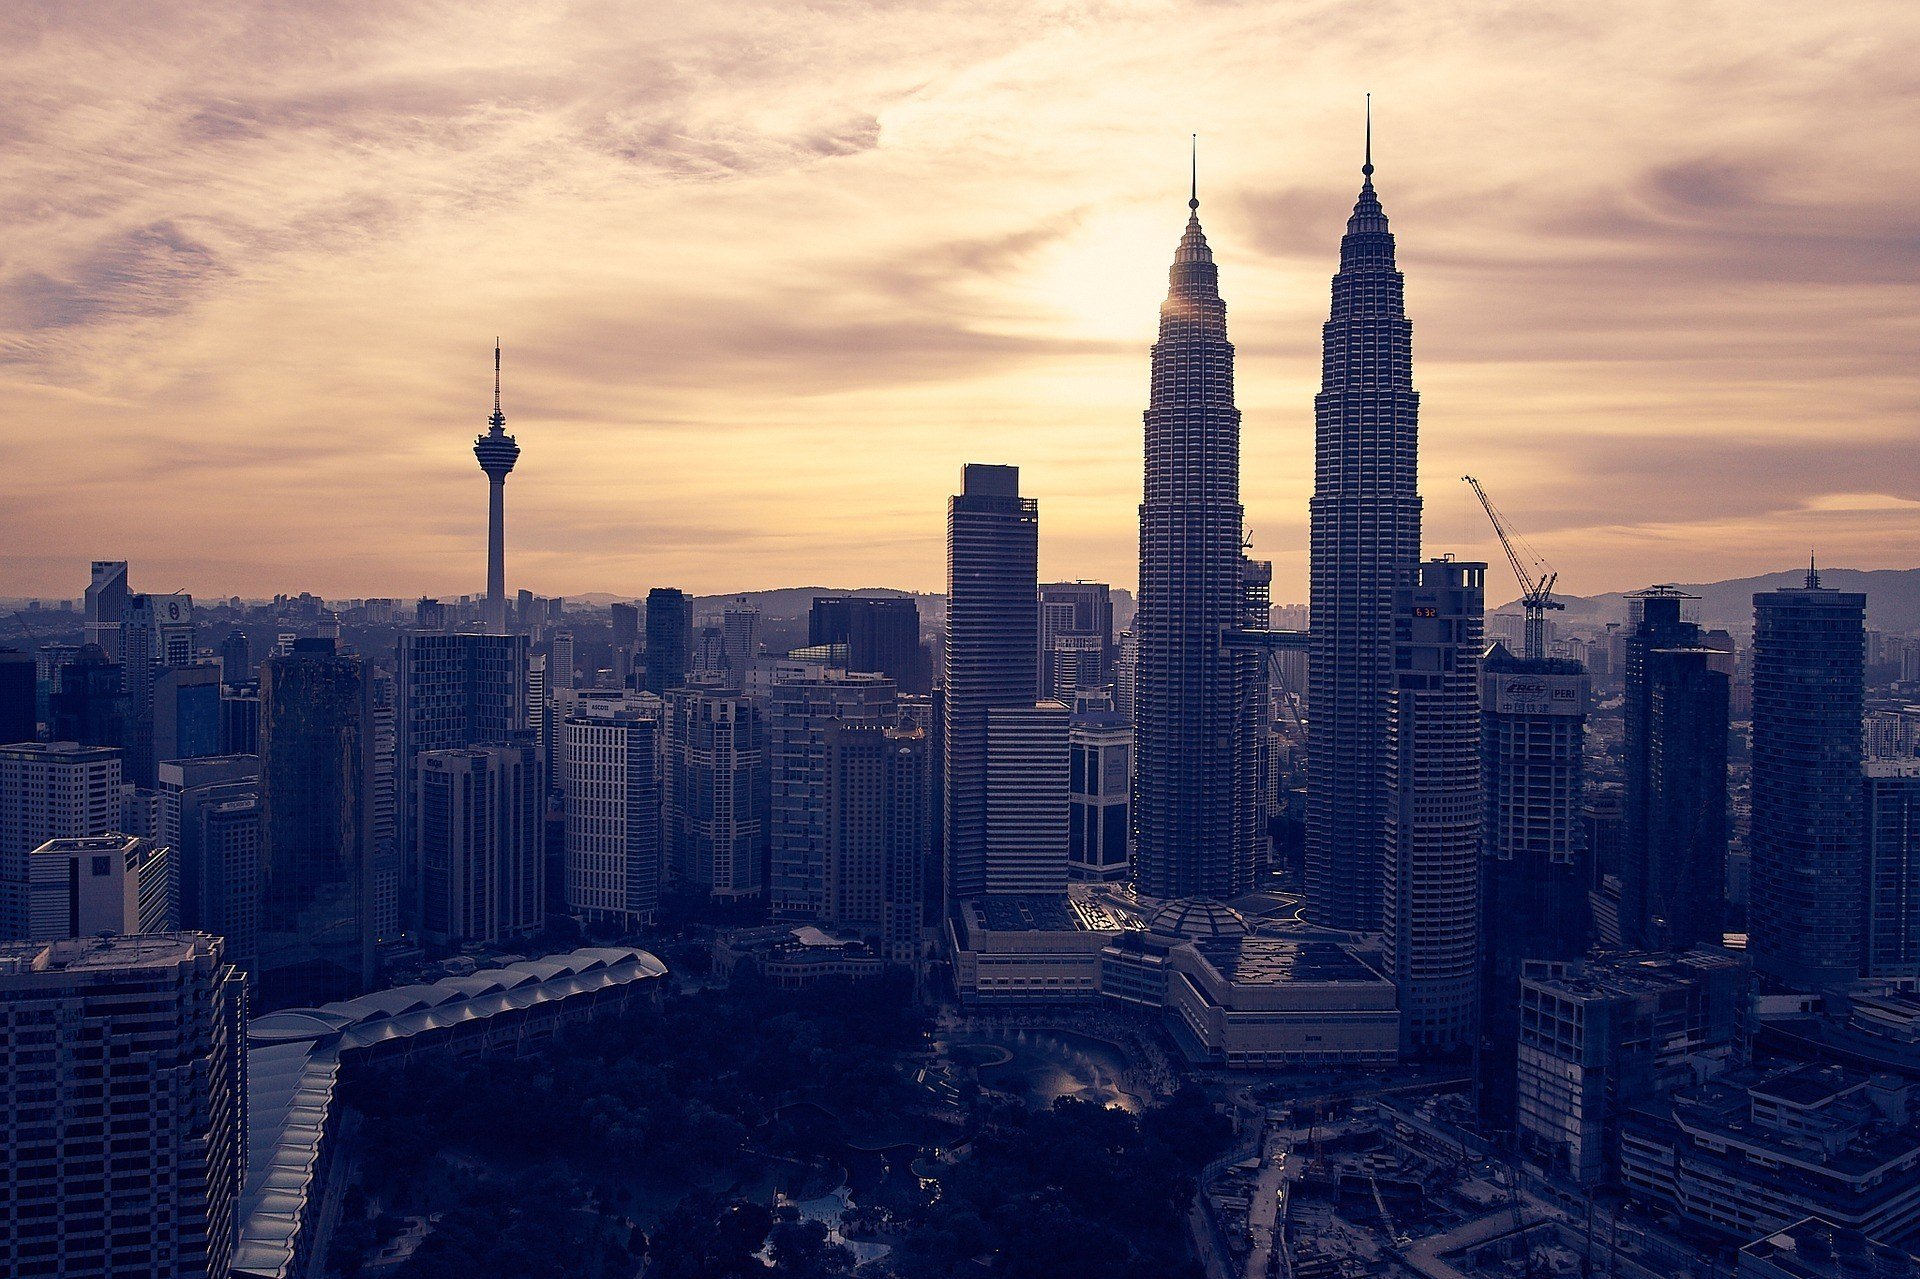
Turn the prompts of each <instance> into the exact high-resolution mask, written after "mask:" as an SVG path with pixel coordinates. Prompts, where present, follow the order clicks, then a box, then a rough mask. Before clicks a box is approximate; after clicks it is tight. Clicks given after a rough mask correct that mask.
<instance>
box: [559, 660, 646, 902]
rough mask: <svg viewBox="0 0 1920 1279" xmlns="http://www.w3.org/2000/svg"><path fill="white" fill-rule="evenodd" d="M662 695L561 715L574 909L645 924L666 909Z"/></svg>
mask: <svg viewBox="0 0 1920 1279" xmlns="http://www.w3.org/2000/svg"><path fill="white" fill-rule="evenodd" d="M660 710H661V708H660V703H659V700H658V699H657V698H652V697H645V696H635V697H632V698H628V697H624V696H620V695H614V696H611V697H605V698H597V699H592V700H584V699H583V701H582V704H581V705H579V706H577V707H575V708H574V709H572V710H569V711H567V712H566V713H565V714H564V715H558V716H557V719H558V724H557V729H558V732H559V734H560V739H561V748H560V760H559V763H558V767H559V769H560V771H561V775H562V777H563V779H564V782H565V789H566V809H565V812H566V835H565V840H566V843H565V852H564V867H565V883H566V909H567V911H568V912H569V913H570V914H572V915H574V916H576V917H578V918H581V919H585V920H588V921H590V922H597V923H610V924H614V925H616V926H619V927H626V928H632V927H638V926H641V925H644V924H647V923H651V922H652V920H653V915H654V912H655V911H656V910H658V909H659V908H660V881H661V878H662V875H663V866H662V861H663V858H662V851H663V850H662V842H663V841H662V833H663V832H662V829H661V827H662V812H661V806H662V803H663V800H664V796H663V794H662V789H663V788H662V785H661V778H660V769H659V734H660Z"/></svg>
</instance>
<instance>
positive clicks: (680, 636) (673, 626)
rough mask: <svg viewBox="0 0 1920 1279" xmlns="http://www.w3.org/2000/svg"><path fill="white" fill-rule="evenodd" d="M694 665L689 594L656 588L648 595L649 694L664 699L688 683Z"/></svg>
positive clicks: (691, 613)
mask: <svg viewBox="0 0 1920 1279" xmlns="http://www.w3.org/2000/svg"><path fill="white" fill-rule="evenodd" d="M692 662H693V600H692V599H691V598H690V597H689V596H688V595H687V593H686V592H685V591H682V590H677V589H675V588H674V587H671V586H656V587H654V588H653V589H652V590H650V591H648V592H647V651H646V685H647V691H648V692H649V693H652V694H653V695H654V696H656V697H663V696H665V695H666V693H667V690H669V689H674V688H679V687H680V686H681V685H682V684H684V683H686V682H687V671H688V670H689V669H691V666H692Z"/></svg>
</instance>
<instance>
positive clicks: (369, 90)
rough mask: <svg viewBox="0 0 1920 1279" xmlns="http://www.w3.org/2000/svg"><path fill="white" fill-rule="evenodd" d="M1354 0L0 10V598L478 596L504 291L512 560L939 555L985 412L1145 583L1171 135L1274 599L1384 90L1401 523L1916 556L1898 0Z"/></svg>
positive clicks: (1628, 565) (554, 584)
mask: <svg viewBox="0 0 1920 1279" xmlns="http://www.w3.org/2000/svg"><path fill="white" fill-rule="evenodd" d="M1356 14H1357V11H1356V10H1355V8H1354V7H1353V6H1352V5H1351V4H1347V3H1340V2H1336V0H1309V2H1307V3H1301V4H1294V5H1288V6H1285V7H1282V8H1277V9H1276V8H1275V7H1273V6H1268V5H1219V4H1188V3H1181V2H1179V0H1169V3H1166V4H1159V5H1151V6H1143V5H1138V4H1133V3H1123V2H1121V0H1111V2H1108V0H1091V2H1090V3H1081V4H1072V5H1061V4H1052V3H1044V2H1037V3H1015V2H1014V0H987V2H986V3H962V2H961V0H925V2H921V3H912V4H903V5H877V4H866V3H856V2H840V0H828V2H827V3H822V4H818V5H810V6H790V5H782V4H776V3H771V2H762V0H746V2H743V0H727V2H726V3H718V4H713V5H707V6H680V7H678V8H674V7H666V8H662V7H661V6H657V5H656V6H639V5H632V4H627V3H621V2H618V0H580V2H577V3H567V4H563V3H558V2H557V0H555V2H553V3H514V4H506V3H493V4H484V5H478V6H452V5H447V4H444V3H438V2H435V0H401V2H400V3H395V4H390V5H379V6H367V5H359V4H348V3H332V2H329V3H314V4H308V5H301V6H297V7H292V8H289V7H287V6H274V5H267V4H264V3H259V2H257V0H218V2H210V3H207V4H204V5H196V6H194V8H193V10H192V11H191V12H189V11H185V10H178V9H168V8H165V7H155V6H150V5H142V4H134V3H103V4H98V5H86V6H73V5H61V4H52V3H40V4H36V3H22V4H16V5H11V6H8V7H7V8H6V10H4V11H0V60H4V65H5V67H6V70H7V72H8V74H7V75H6V76H5V77H0V176H4V177H5V179H6V180H5V181H3V182H0V218H4V219H5V220H6V222H7V224H8V226H9V232H10V233H9V238H8V242H7V243H6V245H5V246H4V248H0V395H3V396H5V399H6V404H7V408H8V410H9V412H8V417H9V420H10V421H14V422H20V423H28V424H30V429H17V430H15V431H12V432H6V433H0V540H3V541H4V542H5V544H7V545H8V546H9V547H10V548H12V552H11V553H12V555H13V557H14V558H12V559H9V560H4V561H0V594H5V593H25V592H29V591H33V592H43V593H72V592H73V591H74V590H76V589H77V587H76V583H77V582H78V580H79V577H80V575H81V574H83V573H84V561H85V560H86V559H88V558H90V557H91V556H92V555H95V554H109V553H123V554H130V555H134V556H135V558H136V559H138V558H139V557H140V556H142V555H145V556H147V557H148V558H149V559H150V561H151V562H152V564H153V565H155V568H154V570H153V571H155V572H159V571H160V567H159V566H162V565H164V566H165V571H166V572H167V574H168V575H169V576H170V577H171V578H178V579H179V580H180V581H181V582H182V583H183V584H185V585H187V586H189V587H191V588H193V589H200V590H205V591H209V592H214V593H229V592H234V591H242V592H248V593H257V592H268V591H273V590H281V589H312V590H320V591H324V592H329V593H332V594H336V595H364V594H368V593H389V594H394V595H407V594H413V593H417V592H426V593H436V594H445V593H450V592H458V591H462V590H470V589H474V588H475V586H476V585H477V579H478V573H477V569H478V567H479V562H478V554H477V552H478V547H479V538H478V528H479V523H478V521H479V516H480V508H479V501H480V494H481V490H480V488H479V487H478V484H477V480H478V477H477V475H476V473H475V468H474V465H473V461H472V457H471V454H470V452H469V449H470V446H471V440H472V436H473V434H474V433H475V431H476V430H477V429H479V427H480V426H481V424H482V422H483V419H484V416H485V412H486V410H487V408H488V407H489V401H488V393H489V390H490V387H489V385H488V383H487V380H486V371H487V366H488V361H489V359H490V349H491V342H492V339H493V337H494V335H495V334H496V333H498V334H500V335H501V336H502V337H503V338H504V339H505V342H506V348H507V353H508V356H507V379H508V380H507V405H508V413H509V418H510V428H511V429H513V430H514V431H515V432H516V433H517V434H518V435H519V437H520V440H521V443H522V446H523V448H524V449H525V450H526V451H525V455H524V457H523V460H522V463H521V467H520V469H519V470H518V471H516V473H515V476H514V479H513V482H512V484H511V486H510V490H509V539H510V551H511V560H512V564H513V565H514V570H513V571H514V573H515V574H516V575H517V581H516V583H515V584H516V585H518V584H524V585H527V586H529V587H531V588H533V589H536V590H541V591H545V592H551V593H573V594H577V593H580V592H583V591H590V590H614V591H622V592H636V591H639V590H641V589H644V587H646V586H647V585H652V584H659V583H673V584H679V585H685V586H689V587H692V588H695V589H699V590H703V591H706V590H725V589H729V588H732V587H744V586H749V585H778V584H781V583H783V582H791V581H799V580H813V579H825V578H831V579H835V580H866V581H876V582H879V581H892V582H895V583H897V584H899V585H902V586H917V587H923V588H924V587H934V586H938V585H939V583H940V578H941V575H942V572H943V569H942V557H941V553H940V546H939V539H940V536H941V531H940V530H941V512H942V509H943V503H944V499H945V496H946V494H947V493H949V492H950V491H951V489H952V486H953V484H954V481H955V479H956V477H957V473H958V467H959V465H960V464H961V463H962V462H964V461H971V460H996V461H1010V462H1016V463H1018V464H1020V465H1021V466H1022V468H1023V477H1024V480H1025V483H1026V487H1027V489H1028V491H1030V492H1033V493H1036V494H1037V495H1039V496H1040V498H1041V500H1042V509H1043V527H1044V528H1045V530H1046V534H1045V540H1044V545H1043V551H1042V557H1043V565H1042V568H1043V572H1045V573H1047V574H1048V575H1050V576H1062V577H1075V576H1104V577H1108V578H1111V579H1112V580H1114V581H1116V582H1119V583H1126V582H1127V581H1129V580H1130V579H1131V576H1132V558H1133V553H1134V547H1135V545H1136V541H1135V530H1134V527H1133V522H1134V518H1135V515H1134V504H1135V503H1136V502H1137V500H1138V499H1137V495H1138V488H1139V482H1140V481H1139V473H1140V457H1139V449H1140V426H1139V421H1140V419H1139V413H1140V410H1141V408H1142V407H1143V403H1144V400H1145V396H1146V392H1147V367H1146V359H1147V347H1148V345H1149V344H1150V342H1151V341H1152V339H1153V332H1154V321H1155V309H1156V307H1157V305H1158V302H1159V300H1160V297H1161V296H1162V295H1163V293H1164V289H1165V279H1166V276H1165V272H1166V265H1167V262H1168V259H1169V257H1170V255H1171V251H1172V247H1173V244H1174V241H1175V240H1176V239H1177V237H1178V233H1179V227H1180V224H1181V222H1182V221H1183V220H1184V216H1185V212H1186V210H1185V208H1184V200H1185V178H1186V174H1185V158H1186V157H1185V148H1186V135H1187V134H1188V133H1189V132H1192V131H1194V130H1196V129H1197V130H1199V131H1200V132H1201V134H1202V142H1201V188H1202V190H1201V194H1202V197H1203V207H1202V215H1203V217H1204V218H1205V219H1206V222H1207V229H1208V234H1209V238H1210V239H1211V241H1212V242H1213V244H1214V246H1215V249H1216V252H1217V253H1218V255H1219V257H1220V260H1221V263H1222V281H1223V288H1224V290H1225V293H1226V296H1227V300H1228V304H1229V308H1230V314H1231V317H1232V320H1231V322H1232V325H1233V335H1234V339H1235V342H1236V344H1237V346H1238V350H1239V360H1238V366H1237V376H1238V383H1239V391H1240V400H1241V404H1242V407H1243V409H1245V411H1246V413H1245V416H1246V425H1245V441H1244V457H1245V475H1244V479H1243V490H1244V497H1245V501H1246V504H1247V508H1248V515H1249V521H1250V523H1251V524H1252V525H1253V527H1254V528H1256V529H1257V530H1258V531H1259V534H1260V546H1261V550H1262V553H1263V554H1268V555H1271V556H1272V557H1273V558H1274V559H1275V561H1276V563H1277V564H1278V565H1279V571H1280V577H1279V581H1278V582H1277V584H1276V590H1277V593H1278V594H1279V595H1281V596H1282V597H1286V596H1288V595H1294V596H1297V595H1299V594H1301V593H1303V591H1304V577H1303V573H1302V567H1303V558H1304V522H1305V521H1304V515H1305V502H1306V498H1307V495H1308V492H1309V490H1310V488H1311V466H1312V436H1311V416H1310V404H1311V397H1312V394H1313V390H1314V384H1315V382H1316V381H1317V377H1318V368H1317V363H1318V339H1319V325H1320V323H1321V322H1322V320H1323V319H1324V318H1325V312H1326V305H1327V293H1326V290H1327V277H1328V275H1329V274H1330V273H1331V272H1332V270H1333V269H1334V265H1335V261H1336V253H1337V242H1338V237H1339V234H1340V231H1341V228H1342V225H1343V223H1344V221H1345V218H1346V216H1347V213H1348V211H1349V209H1350V208H1351V206H1352V201H1353V198H1354V192H1355V189H1356V186H1357V183H1358V174H1357V172H1356V170H1357V167H1358V159H1359V157H1358V154H1357V151H1358V142H1359V139H1358V132H1359V130H1358V119H1357V116H1358V107H1359V102H1358V96H1359V93H1360V92H1361V91H1362V89H1367V88H1370V89H1372V90H1374V92H1375V94H1376V100H1375V104H1376V108H1377V112H1376V134H1375V143H1376V162H1377V163H1378V164H1379V166H1380V172H1379V174H1378V181H1379V183H1380V188H1381V192H1382V195H1383V198H1384V199H1385V201H1386V205H1387V209H1388V212H1389V214H1390V215H1391V216H1392V219H1393V224H1394V228H1395V230H1396V232H1397V234H1398V238H1399V251H1400V261H1401V264H1402V266H1403V268H1404V269H1405V270H1406V272H1407V277H1408V298H1409V306H1410V309H1411V312H1412V315H1413V319H1414V325H1415V336H1414V342H1415V358H1416V379H1417V382H1418V384H1419V386H1420V387H1421V389H1422V392H1423V397H1424V398H1423V415H1424V416H1423V424H1422V427H1423V436H1422V450H1423V463H1424V466H1425V472H1426V495H1427V526H1428V536H1429V542H1430V544H1431V545H1433V546H1434V548H1435V549H1444V548H1454V549H1461V550H1464V551H1472V550H1474V549H1475V548H1476V547H1479V548H1481V551H1482V553H1484V551H1485V550H1486V549H1491V547H1490V543H1489V539H1488V538H1487V535H1486V533H1485V531H1484V529H1483V524H1484V521H1483V519H1482V517H1481V516H1480V513H1479V512H1478V509H1477V508H1476V507H1473V506H1472V505H1470V499H1469V498H1468V496H1467V495H1466V494H1465V493H1464V489H1463V488H1462V486H1460V485H1459V484H1458V482H1457V480H1456V479H1455V477H1456V476H1458V475H1459V474H1460V473H1461V472H1462V471H1467V470H1471V471H1473V472H1474V473H1476V474H1479V475H1481V476H1482V477H1483V478H1484V479H1486V480H1487V482H1488V484H1489V487H1490V489H1491V490H1492V491H1494V492H1495V493H1496V497H1497V499H1498V500H1499V501H1500V502H1501V504H1502V506H1503V507H1504V508H1505V509H1507V510H1508V511H1509V512H1510V513H1512V514H1513V515H1514V516H1515V518H1516V520H1517V521H1519V522H1520V526H1521V527H1522V528H1524V529H1526V530H1527V532H1528V533H1529V536H1530V537H1532V539H1533V540H1534V541H1536V542H1537V543H1539V544H1540V545H1541V546H1542V548H1543V550H1546V551H1547V552H1548V553H1549V556H1550V558H1553V559H1554V560H1555V562H1556V563H1557V564H1560V565H1561V567H1562V568H1563V569H1565V570H1566V571H1567V577H1566V579H1565V580H1568V581H1570V582H1572V583H1573V584H1574V586H1575V587H1576V588H1577V589H1579V590H1581V591H1583V592H1586V591H1593V590H1602V589H1606V588H1609V587H1617V586H1623V585H1632V584H1634V583H1636V582H1638V581H1639V580H1640V579H1641V578H1644V577H1646V576H1648V574H1649V571H1652V572H1653V573H1655V574H1656V575H1659V576H1664V577H1671V578H1675V579H1680V580H1699V579H1702V578H1706V577H1710V576H1714V575H1716V574H1717V573H1720V572H1722V571H1726V572H1745V571H1750V570H1754V569H1760V568H1768V567H1775V566H1777V564H1778V563H1783V562H1787V560H1789V559H1797V557H1798V555H1799V553H1800V549H1801V548H1802V547H1803V546H1804V544H1805V539H1806V537H1807V535H1808V533H1809V530H1810V529H1812V530H1816V531H1819V532H1820V534H1821V544H1822V545H1823V547H1824V546H1826V545H1828V544H1829V542H1830V541H1831V542H1835V543H1839V542H1845V543H1847V544H1846V545H1839V544H1835V545H1833V554H1834V555H1835V556H1836V557H1837V558H1839V559H1846V560H1849V561H1852V562H1856V563H1860V564H1862V565H1872V564H1885V565H1889V566H1893V565H1899V566H1905V565H1909V564H1912V563H1915V562H1920V542H1917V540H1916V534H1915V532H1914V528H1913V520H1912V512H1911V509H1910V504H1911V503H1913V502H1916V501H1920V461H1916V457H1915V455H1916V452H1920V451H1916V450H1914V449H1913V448H1912V447H1911V444H1912V440H1913V439H1914V438H1915V434H1916V426H1920V370H1916V369H1915V367H1914V365H1913V362H1912V358H1911V353H1912V351H1913V350H1914V349H1915V346H1916V344H1920V322H1917V320H1916V308H1915V303H1914V298H1915V297H1916V296H1920V294H1917V293H1916V290H1915V286H1916V285H1920V217H1917V216H1916V215H1915V213H1914V212H1913V210H1912V209H1911V208H1909V207H1908V204H1909V202H1908V201H1907V200H1906V197H1905V193H1906V192H1907V191H1908V190H1910V189H1911V188H1912V187H1913V185H1914V182H1915V179H1916V177H1920V155H1916V154H1915V153H1914V152H1913V149H1912V148H1911V147H1904V146H1900V145H1898V144H1897V143H1898V140H1900V139H1904V138H1909V137H1912V136H1914V134H1915V131H1916V128H1920V92H1916V90H1920V15H1916V14H1915V13H1913V12H1911V11H1910V7H1909V6H1903V5H1899V4H1896V3H1893V0H1869V2H1868V4H1867V7H1866V9H1865V10H1860V9H1859V7H1858V6H1856V7H1855V9H1854V10H1853V11H1849V12H1847V13H1841V12H1839V11H1837V10H1835V11H1828V10H1818V9H1813V10H1808V9H1805V8H1804V7H1803V8H1801V9H1798V10H1790V9H1784V8H1782V9H1765V8H1762V9H1757V10H1756V9H1754V8H1753V7H1752V6H1741V5H1736V4H1734V3H1732V2H1731V0H1708V2H1707V3H1703V4H1701V5H1697V6H1694V7H1691V8H1689V9H1687V10H1686V11H1685V12H1679V11H1675V10H1673V9H1672V8H1671V7H1670V6H1664V5H1658V4H1655V3H1653V2H1652V0H1630V2H1629V3H1626V4H1621V5H1615V6H1610V7H1609V8H1608V9H1607V10H1606V11H1605V12H1604V13H1603V12H1600V11H1590V10H1577V9H1566V8H1561V9H1553V8H1549V9H1546V10H1538V9H1536V10H1534V11H1530V12H1529V15H1528V18H1527V20H1526V21H1525V22H1517V21H1515V20H1514V18H1513V10H1512V9H1511V7H1510V6H1507V5H1504V4H1500V3H1495V2H1494V0H1486V2H1484V3H1472V4H1467V5H1456V6H1446V7H1440V6H1433V5H1426V4H1419V3H1415V2H1414V0H1405V2H1403V3H1397V4H1393V5H1389V6H1386V7H1382V6H1373V7H1372V8H1370V9H1368V10H1367V11H1366V15H1365V17H1366V20H1365V21H1357V20H1356ZM1279 66H1284V67H1285V69H1286V74H1284V75H1277V74H1276V73H1275V68H1276V67H1279ZM83 86H84V87H83ZM161 493H163V494H164V495H165V499H164V507H165V517H164V518H155V515H154V504H155V494H161ZM196 564H199V565H203V566H204V572H203V574H201V575H196V574H195V572H194V571H193V566H194V565H196ZM1655 565H1658V566H1659V567H1657V568H1656V567H1654V566H1655ZM138 571H139V568H138V565H137V566H136V572H138Z"/></svg>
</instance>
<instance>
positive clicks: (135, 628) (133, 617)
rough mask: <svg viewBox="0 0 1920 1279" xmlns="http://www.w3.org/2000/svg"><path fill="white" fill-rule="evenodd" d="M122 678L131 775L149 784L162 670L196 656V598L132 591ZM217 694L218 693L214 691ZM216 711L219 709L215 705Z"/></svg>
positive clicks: (138, 783) (124, 627) (122, 651)
mask: <svg viewBox="0 0 1920 1279" xmlns="http://www.w3.org/2000/svg"><path fill="white" fill-rule="evenodd" d="M120 655H121V668H122V672H121V681H122V687H123V689H124V691H125V693H126V698H127V718H126V723H125V730H126V743H125V744H126V751H127V756H126V768H127V780H128V781H129V782H131V783H132V784H133V785H135V786H140V787H146V788H150V787H152V785H153V769H154V765H155V764H156V763H157V762H158V759H159V757H158V755H157V753H156V750H155V740H154V736H155V730H156V708H155V700H156V689H155V681H156V679H158V677H159V675H160V673H161V672H162V671H164V670H167V669H169V668H171V667H176V666H185V665H186V664H187V663H189V662H191V661H192V660H193V600H192V598H191V597H190V596H187V595H179V594H175V595H134V596H130V597H129V598H128V600H127V607H126V613H125V616H124V620H123V621H122V622H121V626H120ZM214 696H215V698H216V699H217V698H218V694H217V693H216V694H214ZM216 714H217V709H216Z"/></svg>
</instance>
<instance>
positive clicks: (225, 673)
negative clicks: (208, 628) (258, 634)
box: [220, 627, 259, 684]
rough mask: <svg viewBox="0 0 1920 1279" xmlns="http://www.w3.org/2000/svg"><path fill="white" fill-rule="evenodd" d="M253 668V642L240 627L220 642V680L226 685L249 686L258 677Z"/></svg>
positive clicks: (229, 632)
mask: <svg viewBox="0 0 1920 1279" xmlns="http://www.w3.org/2000/svg"><path fill="white" fill-rule="evenodd" d="M258 674H259V672H257V671H256V670H255V669H254V666H253V641H251V640H249V639H248V638H247V633H246V632H245V631H243V630H241V629H240V628H238V627H235V628H234V629H233V630H230V631H228V632H227V637H226V638H225V639H223V640H221V641H220V680H221V682H222V683H225V684H249V683H252V682H253V680H254V679H256V678H257V677H258Z"/></svg>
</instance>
